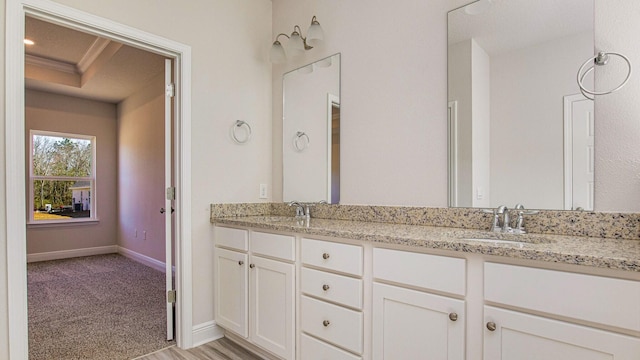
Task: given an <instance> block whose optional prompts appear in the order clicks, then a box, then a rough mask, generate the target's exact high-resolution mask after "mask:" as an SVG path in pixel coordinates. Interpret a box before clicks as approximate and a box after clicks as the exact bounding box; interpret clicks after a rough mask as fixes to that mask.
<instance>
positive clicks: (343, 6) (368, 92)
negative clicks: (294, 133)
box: [271, 0, 465, 206]
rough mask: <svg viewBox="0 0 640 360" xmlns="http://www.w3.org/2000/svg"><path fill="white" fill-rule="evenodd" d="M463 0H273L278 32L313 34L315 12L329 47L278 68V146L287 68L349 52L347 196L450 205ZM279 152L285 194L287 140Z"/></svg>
mask: <svg viewBox="0 0 640 360" xmlns="http://www.w3.org/2000/svg"><path fill="white" fill-rule="evenodd" d="M464 2H465V1H452V0H433V1H416V0H398V1H365V0H351V1H340V0H323V1H318V0H273V33H272V36H273V37H275V35H277V34H278V33H281V32H285V33H291V31H292V29H293V26H294V25H295V24H298V25H300V26H301V27H302V28H303V32H305V33H306V31H307V28H308V26H309V23H310V20H311V17H312V16H313V15H316V16H317V19H318V21H319V22H320V24H321V25H322V27H323V29H324V31H325V42H324V44H322V45H320V46H318V47H316V48H315V49H313V50H310V51H308V52H307V53H306V54H305V55H303V56H302V57H301V59H299V60H296V61H292V62H289V63H287V64H283V65H275V66H274V67H273V141H274V144H281V143H282V135H281V134H282V100H281V96H282V74H283V73H284V72H287V71H289V70H292V69H295V68H297V67H299V66H301V65H303V64H307V63H310V62H313V61H315V60H318V59H320V58H323V57H326V56H329V55H332V54H334V53H337V52H340V53H341V54H342V94H341V95H342V96H341V100H342V106H341V108H340V110H341V119H342V123H341V129H340V130H341V134H340V136H341V141H342V142H341V161H342V171H341V199H340V202H341V203H344V204H378V205H423V206H425V205H428V206H446V205H447V190H446V189H447V171H446V168H447V159H446V149H447V139H446V135H447V124H446V109H447V108H446V103H447V93H446V88H447V72H446V66H447V65H446V53H447V39H446V31H447V23H446V22H447V17H446V12H447V11H448V10H449V9H452V8H455V7H457V6H459V5H462V4H463V3H464ZM271 41H273V40H271ZM284 43H286V40H283V44H284ZM284 45H285V47H286V44H284ZM273 159H274V162H273V163H274V166H273V174H274V181H273V183H274V200H276V201H280V200H282V194H281V188H278V186H281V184H282V162H281V159H282V151H281V149H280V147H279V146H274V147H273Z"/></svg>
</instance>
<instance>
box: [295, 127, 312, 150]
mask: <svg viewBox="0 0 640 360" xmlns="http://www.w3.org/2000/svg"><path fill="white" fill-rule="evenodd" d="M303 139H306V141H304V142H303V141H302V140H303ZM293 147H294V148H296V150H298V151H304V149H306V148H308V147H309V135H307V134H306V133H305V132H304V131H298V132H296V136H294V137H293Z"/></svg>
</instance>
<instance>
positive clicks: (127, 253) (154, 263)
mask: <svg viewBox="0 0 640 360" xmlns="http://www.w3.org/2000/svg"><path fill="white" fill-rule="evenodd" d="M117 253H118V254H120V255H122V256H124V257H127V258H129V259H131V260H133V261H137V262H139V263H140V264H143V265H146V266H148V267H150V268H152V269H156V270H158V271H162V272H163V273H165V272H166V271H167V269H166V267H165V263H164V262H163V261H160V260H157V259H154V258H152V257H150V256H147V255H144V254H141V253H139V252H137V251H133V250H129V249H127V248H125V247H122V246H118V247H117ZM171 270H172V272H173V273H175V271H176V269H175V267H172V268H171Z"/></svg>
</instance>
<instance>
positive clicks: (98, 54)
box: [25, 17, 165, 103]
mask: <svg viewBox="0 0 640 360" xmlns="http://www.w3.org/2000/svg"><path fill="white" fill-rule="evenodd" d="M25 38H27V39H30V40H33V41H34V42H35V44H34V45H25V85H26V88H27V89H34V90H41V91H46V92H52V93H58V94H64V95H69V96H75V97H81V98H87V99H92V100H99V101H104V102H109V103H119V102H120V101H122V100H124V99H126V98H127V97H128V96H129V95H131V94H133V93H135V92H136V91H138V90H139V89H141V88H143V87H144V86H145V85H147V84H148V83H149V81H150V80H151V79H153V78H154V77H155V76H157V75H158V74H160V73H162V72H164V59H165V58H164V57H163V56H160V55H157V54H154V53H150V52H148V51H144V50H141V49H137V48H134V47H131V46H127V45H123V44H121V43H118V42H115V41H111V40H108V39H105V38H100V37H98V36H95V35H92V34H87V33H83V32H80V31H76V30H73V29H69V28H66V27H62V26H59V25H54V24H52V23H48V22H45V21H42V20H38V19H34V18H31V17H27V18H26V19H25Z"/></svg>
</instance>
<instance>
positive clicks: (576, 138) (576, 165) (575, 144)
mask: <svg viewBox="0 0 640 360" xmlns="http://www.w3.org/2000/svg"><path fill="white" fill-rule="evenodd" d="M564 106H565V110H564V111H565V114H564V116H565V119H564V122H565V126H564V128H565V145H564V146H565V210H576V209H583V210H593V199H594V155H595V152H594V108H593V100H590V99H586V98H585V97H584V96H582V95H580V94H578V95H569V96H565V97H564Z"/></svg>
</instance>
